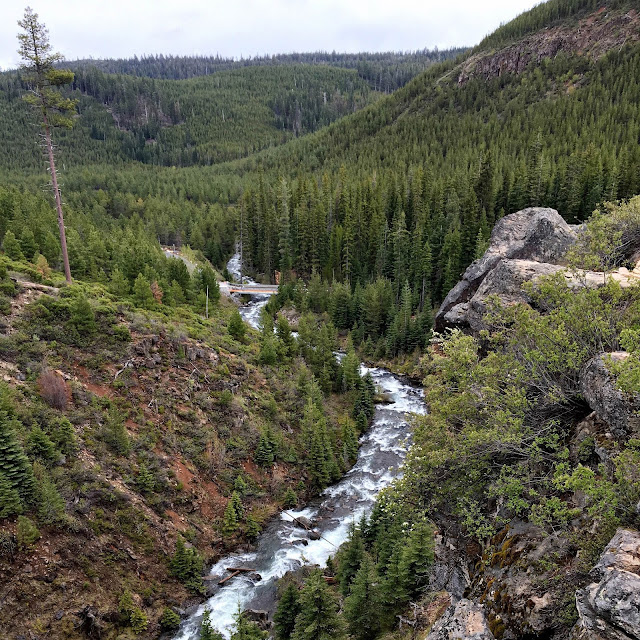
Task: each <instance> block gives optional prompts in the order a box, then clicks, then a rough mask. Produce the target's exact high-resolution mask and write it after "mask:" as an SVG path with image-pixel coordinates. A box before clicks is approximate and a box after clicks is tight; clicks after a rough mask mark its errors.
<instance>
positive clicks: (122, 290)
mask: <svg viewBox="0 0 640 640" xmlns="http://www.w3.org/2000/svg"><path fill="white" fill-rule="evenodd" d="M130 290H131V285H130V284H129V281H128V280H127V278H126V277H125V276H124V274H123V273H122V271H120V269H119V268H118V267H116V268H115V269H114V270H113V271H112V272H111V279H110V281H109V291H111V293H113V295H114V296H116V298H124V297H125V296H128V295H129V291H130Z"/></svg>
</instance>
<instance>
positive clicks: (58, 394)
mask: <svg viewBox="0 0 640 640" xmlns="http://www.w3.org/2000/svg"><path fill="white" fill-rule="evenodd" d="M38 388H39V390H40V397H41V398H42V399H43V400H44V401H45V402H46V403H47V404H48V405H49V406H50V407H53V408H54V409H59V410H60V411H63V410H64V409H66V407H67V403H68V402H69V392H68V389H67V383H66V382H65V381H64V379H63V378H62V376H61V375H60V374H58V373H56V372H55V371H51V370H50V369H47V370H46V371H43V372H42V373H41V374H40V377H39V378H38Z"/></svg>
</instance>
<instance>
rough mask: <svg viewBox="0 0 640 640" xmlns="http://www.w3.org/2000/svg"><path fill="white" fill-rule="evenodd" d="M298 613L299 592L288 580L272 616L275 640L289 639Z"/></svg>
mask: <svg viewBox="0 0 640 640" xmlns="http://www.w3.org/2000/svg"><path fill="white" fill-rule="evenodd" d="M299 613H300V594H299V592H298V587H297V586H296V584H295V583H293V582H290V583H289V584H288V585H287V588H286V589H285V590H284V591H283V593H282V596H280V600H278V608H277V609H276V612H275V614H274V616H273V623H274V625H275V631H276V638H277V640H289V639H290V638H291V635H292V633H293V630H294V627H295V624H296V618H297V617H298V614H299Z"/></svg>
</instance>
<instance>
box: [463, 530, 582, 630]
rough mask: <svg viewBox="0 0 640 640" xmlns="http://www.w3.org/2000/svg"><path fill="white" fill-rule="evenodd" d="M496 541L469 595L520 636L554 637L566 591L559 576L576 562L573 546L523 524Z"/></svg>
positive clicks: (503, 533)
mask: <svg viewBox="0 0 640 640" xmlns="http://www.w3.org/2000/svg"><path fill="white" fill-rule="evenodd" d="M491 542H492V545H491V547H490V548H489V549H487V550H486V551H485V556H484V563H483V564H484V567H483V570H482V571H481V572H479V573H478V574H477V575H476V576H475V577H474V583H473V585H472V587H471V589H470V590H469V594H468V596H469V597H473V598H474V599H475V600H477V601H481V602H483V604H484V606H485V610H486V612H487V618H488V619H489V620H490V621H496V623H497V624H498V625H499V626H503V627H504V628H506V629H508V630H509V631H510V632H513V633H514V634H515V636H514V637H520V636H527V637H548V636H549V634H550V633H551V632H552V631H553V630H554V629H555V628H556V627H557V621H558V616H559V615H560V611H561V607H562V604H561V603H562V597H561V596H562V589H563V588H564V585H563V584H562V583H561V582H558V581H557V580H553V577H554V576H555V575H557V571H558V569H559V567H563V570H567V571H568V570H569V569H570V567H571V566H572V564H573V563H574V562H575V561H576V560H575V550H574V548H573V546H572V545H571V542H570V541H569V539H568V537H566V536H563V535H562V534H560V533H553V534H551V535H548V534H547V533H545V531H544V530H542V529H541V528H539V527H536V526H535V525H533V524H531V523H529V522H523V521H518V520H514V521H512V522H511V524H510V526H509V527H508V528H507V529H505V530H503V531H502V532H501V533H500V534H498V535H496V536H495V537H494V538H493V539H492V541H491ZM542 585H545V586H544V587H543V586H542ZM494 628H495V627H494Z"/></svg>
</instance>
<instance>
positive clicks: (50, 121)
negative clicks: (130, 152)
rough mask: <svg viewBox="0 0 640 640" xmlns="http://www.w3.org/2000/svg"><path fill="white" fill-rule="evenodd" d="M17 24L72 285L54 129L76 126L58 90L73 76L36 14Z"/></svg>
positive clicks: (28, 14) (68, 104)
mask: <svg viewBox="0 0 640 640" xmlns="http://www.w3.org/2000/svg"><path fill="white" fill-rule="evenodd" d="M18 24H19V25H20V27H21V28H22V29H23V31H24V33H20V34H18V40H19V42H20V48H19V51H18V52H19V54H20V57H21V59H22V64H21V67H20V68H21V71H22V76H23V78H24V80H26V82H27V83H28V84H29V85H30V86H31V88H32V92H30V93H28V94H26V95H25V96H24V99H25V100H26V101H27V102H28V103H29V104H31V105H32V106H34V107H35V109H36V110H37V112H38V114H39V116H40V117H41V118H42V126H43V129H44V140H45V147H46V151H47V156H48V163H49V172H50V174H51V187H52V189H53V196H54V199H55V202H56V210H57V212H58V228H59V230H60V245H61V246H62V259H63V263H64V273H65V277H66V279H67V282H68V283H71V271H70V269H69V257H68V255H67V240H66V236H65V228H64V217H63V213H62V200H61V197H60V188H59V186H58V177H57V173H56V165H55V159H54V152H53V142H52V139H51V131H52V128H54V127H62V128H65V129H70V128H71V127H72V126H73V120H72V118H71V117H70V115H71V114H72V113H74V112H75V108H76V103H75V101H73V100H70V99H69V98H64V97H63V96H62V95H61V94H60V93H59V92H58V91H57V90H56V89H57V88H58V87H61V86H64V85H66V84H70V83H71V82H72V81H73V77H74V76H73V73H72V72H71V71H66V70H62V69H59V68H57V64H58V63H59V62H60V61H61V60H62V55H60V54H59V53H53V52H52V50H51V45H50V44H49V32H48V30H47V28H46V27H45V26H44V25H43V24H42V23H40V22H38V14H37V13H34V12H33V11H32V9H31V8H30V7H27V8H26V9H25V12H24V18H23V19H22V20H20V21H18ZM30 255H32V254H30Z"/></svg>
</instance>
